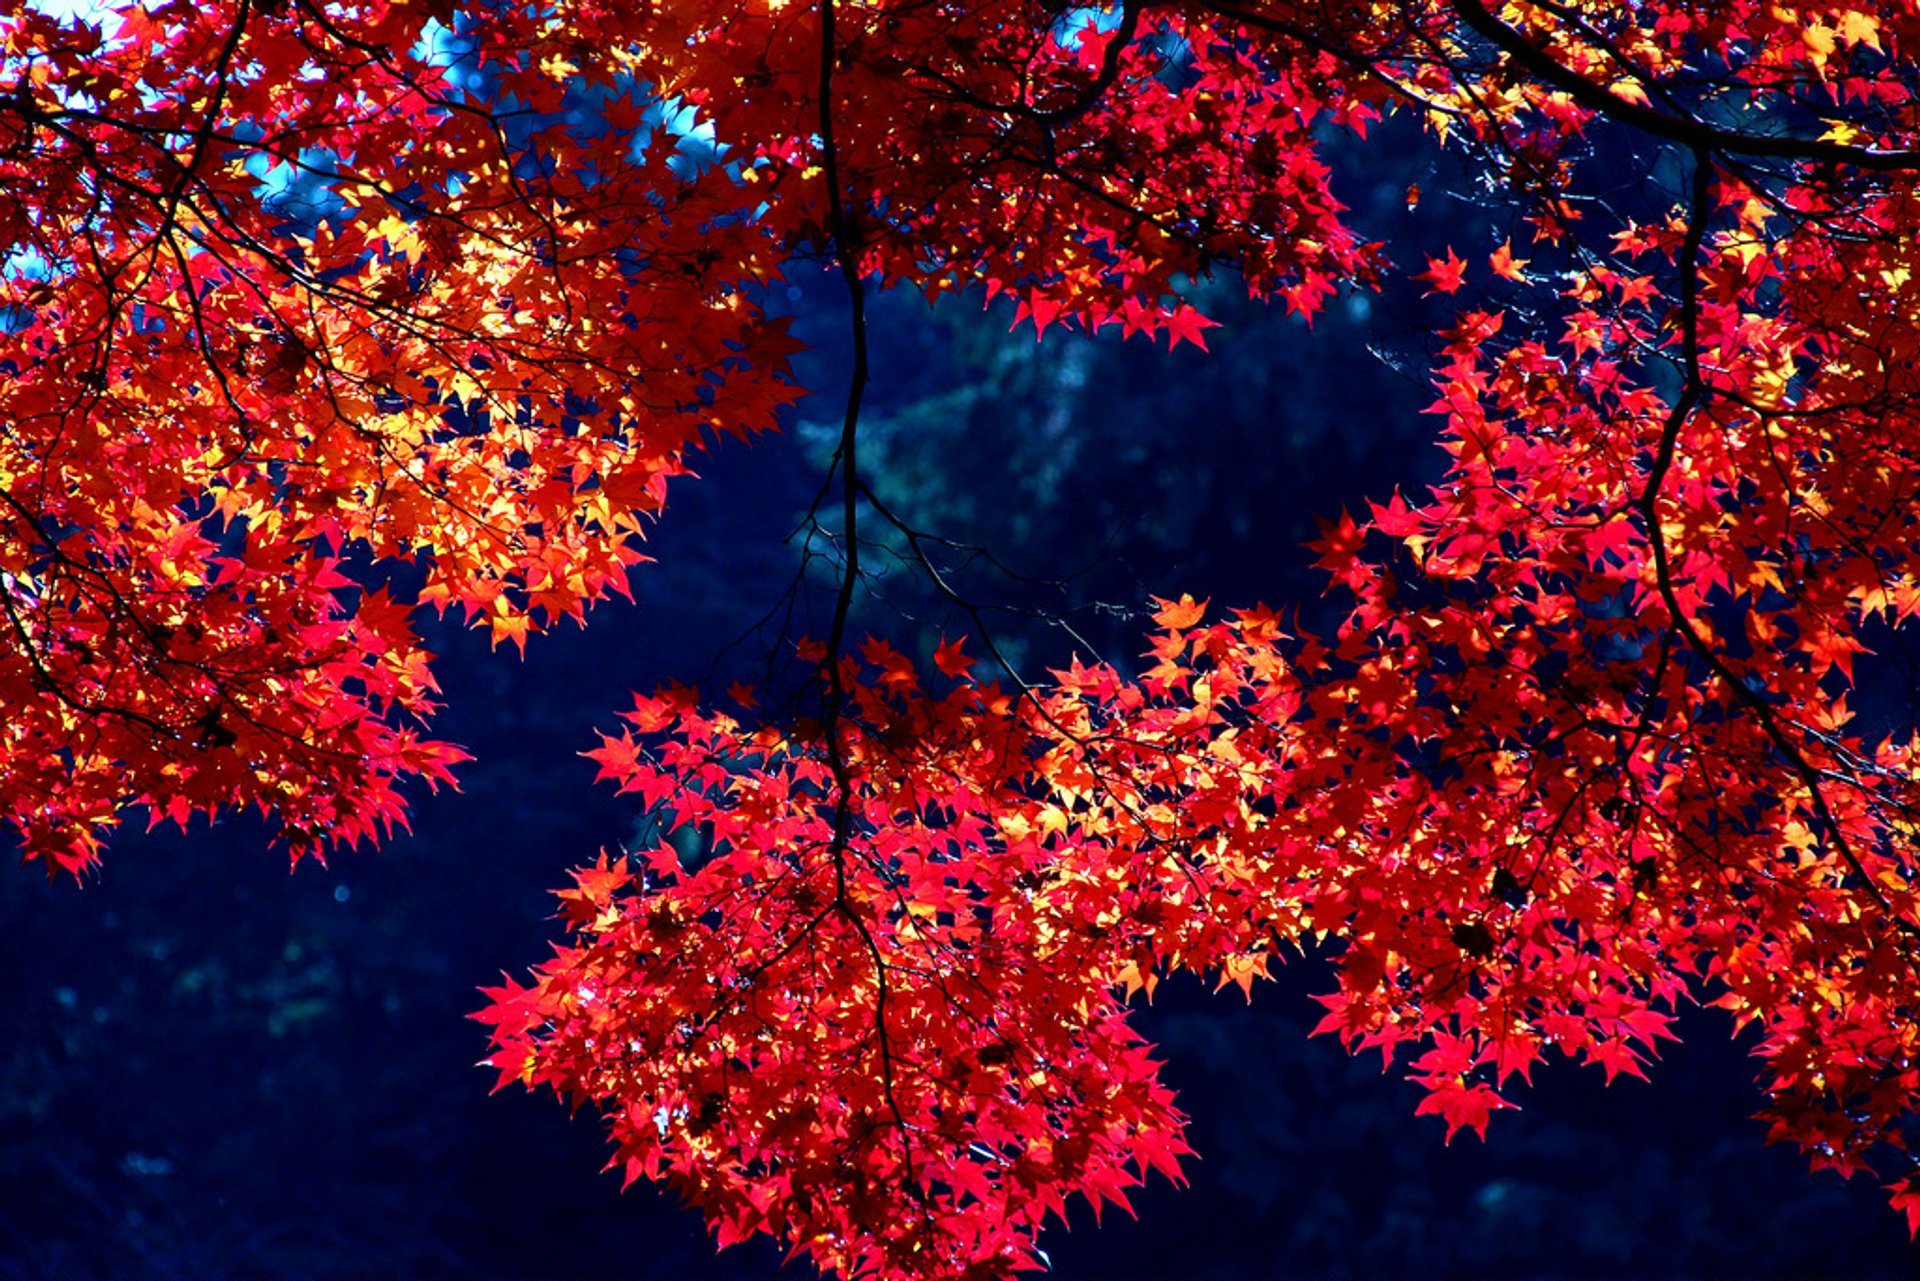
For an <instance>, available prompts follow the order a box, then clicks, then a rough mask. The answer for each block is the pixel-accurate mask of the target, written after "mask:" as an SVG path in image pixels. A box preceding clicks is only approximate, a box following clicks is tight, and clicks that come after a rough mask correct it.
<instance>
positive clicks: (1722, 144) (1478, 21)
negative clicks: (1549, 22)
mask: <svg viewBox="0 0 1920 1281" xmlns="http://www.w3.org/2000/svg"><path fill="white" fill-rule="evenodd" d="M1452 3H1453V9H1454V12H1455V13H1457V14H1459V15H1460V19H1461V21H1463V22H1465V23H1466V24H1467V26H1469V27H1471V28H1472V29H1473V30H1474V31H1476V32H1478V33H1479V34H1480V35H1482V36H1484V37H1485V38H1486V39H1487V40H1488V41H1489V42H1491V43H1492V44H1493V46H1494V47H1495V48H1497V49H1499V50H1500V51H1501V52H1503V53H1505V54H1507V55H1508V56H1509V57H1511V58H1512V59H1513V60H1514V61H1515V62H1517V63H1519V64H1520V65H1521V66H1522V67H1524V68H1525V69H1526V70H1527V71H1529V72H1531V73H1532V74H1533V75H1534V76H1536V77H1538V78H1539V79H1540V80H1542V81H1544V82H1545V83H1547V84H1548V85H1551V86H1552V87H1554V88H1555V89H1559V90H1561V91H1562V92H1564V93H1566V94H1567V95H1568V96H1569V97H1571V98H1573V100H1574V101H1576V102H1578V103H1579V104H1580V105H1581V106H1583V107H1586V108H1588V109H1589V110H1591V111H1594V112H1596V113H1598V114H1600V115H1602V116H1605V117H1607V118H1608V119H1609V120H1614V121H1618V122H1619V123H1621V124H1624V125H1630V126H1632V127H1633V128H1635V129H1639V130H1641V131H1642V132H1644V133H1649V134H1652V135H1654V136H1655V137H1658V138H1665V139H1666V140H1667V141H1669V142H1677V143H1679V144H1681V145H1682V146H1684V147H1687V148H1688V149H1689V150H1691V151H1693V152H1694V153H1695V154H1696V155H1698V154H1700V153H1703V152H1721V153H1724V154H1727V155H1739V156H1752V157H1755V158H1761V159H1770V160H1805V161H1826V162H1829V163H1832V164H1840V165H1851V166H1852V167H1854V168H1856V169H1869V170H1875V171H1880V172H1889V171H1902V170H1912V169H1920V151H1916V150H1903V151H1883V150H1881V149H1880V148H1878V147H1861V146H1856V145H1854V144H1851V143H1844V142H1832V141H1829V140H1826V139H1818V138H1788V137H1778V136H1772V135H1767V134H1754V133H1744V132H1742V131H1740V130H1737V129H1727V128H1723V127H1721V126H1720V125H1715V124H1709V123H1707V122H1706V121H1704V120H1699V119H1696V118H1695V117H1692V116H1686V115H1676V114H1669V113H1667V112H1664V111H1658V110H1656V109H1654V108H1652V107H1644V106H1641V105H1640V104H1639V103H1636V102H1631V101H1629V100H1627V99H1625V98H1622V97H1621V96H1620V95H1619V94H1617V93H1614V92H1613V91H1612V90H1611V89H1607V88H1603V87H1602V86H1600V85H1597V84H1595V83H1593V81H1591V80H1589V79H1587V78H1586V77H1585V76H1583V75H1581V74H1580V73H1578V72H1576V71H1573V70H1571V69H1570V68H1568V67H1567V66H1565V65H1564V64H1562V63H1561V62H1560V61H1559V60H1558V59H1556V58H1555V57H1554V56H1553V55H1552V54H1550V53H1548V52H1547V51H1546V50H1544V49H1542V48H1540V47H1539V46H1538V45H1536V44H1534V43H1533V42H1532V41H1531V40H1528V39H1527V38H1526V36H1525V35H1524V34H1522V33H1521V32H1518V31H1516V30H1514V29H1513V28H1512V27H1510V26H1508V25H1507V24H1506V23H1504V22H1502V21H1501V20H1500V19H1499V18H1498V17H1497V16H1495V14H1494V13H1493V11H1492V10H1490V9H1489V8H1487V6H1486V4H1485V3H1484V2H1483V0H1452Z"/></svg>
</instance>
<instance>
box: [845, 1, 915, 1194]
mask: <svg viewBox="0 0 1920 1281" xmlns="http://www.w3.org/2000/svg"><path fill="white" fill-rule="evenodd" d="M835 17H836V14H835V5H834V0H820V83H819V94H820V117H819V124H820V170H821V177H822V179H823V181H824V182H825V183H826V187H827V220H828V227H829V230H830V232H831V234H832V237H833V253H834V259H835V261H836V262H837V263H838V265H839V268H840V277H841V279H842V280H843V281H845V282H846V286H847V298H848V303H849V305H850V307H851V313H850V319H849V322H848V323H849V327H850V329H851V333H852V339H853V368H852V370H851V371H850V372H849V374H848V376H847V399H846V409H845V413H844V414H843V416H842V418H841V422H840V441H839V446H838V448H837V449H836V450H835V451H834V456H833V464H832V467H830V469H829V470H830V471H831V470H832V469H833V468H837V469H838V471H839V475H840V493H841V507H840V510H841V521H842V524H843V530H842V536H843V537H844V539H845V540H846V545H845V548H844V550H843V551H842V557H843V559H842V562H841V572H840V585H839V589H838V591H837V592H836V593H835V596H834V602H833V622H832V624H831V626H830V627H829V629H828V632H827V652H826V658H825V663H826V671H827V699H826V706H825V708H824V710H823V714H822V717H821V722H822V729H823V731H824V733H825V735H826V740H827V768H828V770H829V771H830V772H831V773H832V775H833V783H834V800H833V835H832V838H831V841H832V843H831V847H830V851H829V852H830V855H831V857H832V860H833V871H834V887H835V894H834V902H833V907H834V908H835V909H836V910H837V911H839V913H840V914H841V915H842V916H844V917H845V918H846V919H847V922H848V924H850V925H851V926H852V927H853V929H854V930H855V932H856V933H858V934H859V935H860V937H861V938H862V939H863V940H864V941H865V943H866V946H867V950H868V951H869V953H870V954H871V955H872V958H873V974H874V984H875V991H874V1035H875V1040H876V1046H877V1049H878V1052H879V1056H880V1091H881V1097H882V1098H884V1099H885V1100H886V1104H887V1108H888V1110H889V1111H890V1112H892V1114H893V1119H894V1122H895V1124H896V1126H897V1127H898V1129H899V1133H900V1152H901V1159H902V1161H903V1163H904V1165H905V1169H906V1183H907V1186H908V1187H910V1188H914V1189H919V1186H920V1185H919V1182H918V1180H916V1179H915V1178H914V1174H913V1142H912V1139H911V1137H910V1134H911V1131H912V1127H911V1126H910V1125H909V1124H908V1122H907V1118H906V1114H905V1113H904V1112H903V1111H902V1109H901V1107H900V1101H899V1098H898V1096H897V1095H896V1093H895V1091H894V1074H895V1067H894V1050H893V1042H892V1038H891V1035H890V1033H889V1032H888V1029H887V1001H888V995H889V983H888V977H887V970H888V963H887V959H886V956H885V955H884V954H883V953H882V952H881V950H880V942H879V940H878V939H876V938H875V937H874V935H873V929H872V927H871V926H870V925H869V924H868V923H867V922H866V921H865V920H864V919H862V918H861V916H860V913H859V911H858V909H857V908H856V907H855V905H854V902H853V899H852V897H851V895H850V887H849V885H848V880H847V855H848V851H849V847H850V845H851V842H852V838H853V797H854V785H853V777H852V768H851V766H850V765H849V763H848V760H847V746H846V738H845V733H844V731H845V725H844V717H845V712H846V703H847V689H846V677H845V674H844V673H843V672H842V671H841V666H842V664H841V657H842V655H843V653H844V652H845V649H846V636H847V619H848V616H849V615H850V614H851V613H852V611H853V596H854V591H855V589H856V587H857V586H858V584H859V581H860V537H859V519H860V472H859V458H858V453H857V447H858V443H859V431H860V407H861V402H862V400H863V398H864V396H865V394H866V387H867V382H868V380H869V378H870V377H871V371H870V365H869V361H868V351H867V294H866V281H865V279H864V277H863V275H862V273H861V270H860V249H861V246H860V239H859V234H858V230H857V228H856V227H855V226H854V221H853V219H852V218H851V217H850V216H849V214H848V211H847V207H846V197H845V194H844V189H843V179H842V176H841V173H840V156H839V149H838V147H837V145H836V142H835V136H834V100H833V93H834V87H833V71H834V63H835V60H836V59H837V58H838V57H839V52H840V51H839V39H838V35H837V32H836V30H835ZM927 1212H928V1213H931V1210H930V1208H929V1209H928V1211H927Z"/></svg>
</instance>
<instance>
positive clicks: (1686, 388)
mask: <svg viewBox="0 0 1920 1281" xmlns="http://www.w3.org/2000/svg"><path fill="white" fill-rule="evenodd" d="M1460 2H1461V3H1474V0H1460ZM1712 189H1713V158H1712V155H1711V153H1710V152H1709V151H1708V150H1707V149H1706V148H1705V147H1695V148H1694V149H1693V184H1692V194H1691V197H1690V199H1689V202H1688V206H1687V230H1686V235H1685V238H1684V240H1683V241H1682V244H1681V248H1680V256H1679V259H1678V262H1679V266H1680V270H1681V277H1680V344H1681V347H1680V351H1681V369H1682V375H1683V379H1684V381H1683V384H1682V387H1681V391H1680V395H1679V397H1678V398H1677V399H1676V400H1675V401H1674V403H1673V407H1672V409H1671V410H1670V411H1669V412H1668V414H1667V418H1666V422H1665V424H1664V425H1663V426H1662V428H1661V432H1660V439H1659V441H1658V443H1657V444H1656V446H1655V449H1654V456H1653V461H1652V463H1651V465H1650V466H1649V467H1648V469H1647V480H1646V484H1645V485H1644V486H1643V487H1642V489H1641V491H1640V497H1639V500H1638V507H1639V511H1640V518H1641V521H1642V522H1643V523H1644V524H1645V526H1646V531H1647V542H1648V545H1649V547H1650V549H1651V551H1652V553H1653V567H1654V584H1655V588H1656V590H1657V591H1658V592H1659V594H1660V598H1661V600H1662V602H1663V603H1664V604H1665V605H1666V608H1667V614H1668V617H1669V618H1670V619H1671V620H1672V625H1673V627H1674V628H1675V629H1676V630H1677V631H1678V632H1679V633H1680V638H1681V639H1682V640H1684V641H1685V642H1686V644H1687V648H1689V649H1691V650H1692V651H1693V652H1694V654H1695V655H1696V656H1697V657H1698V658H1699V659H1700V661H1701V662H1702V663H1704V664H1705V665H1706V667H1707V669H1708V670H1709V671H1710V672H1712V673H1713V675H1714V676H1715V677H1716V678H1717V679H1718V680H1719V681H1720V682H1721V684H1722V685H1724V686H1725V687H1726V688H1727V689H1728V690H1729V691H1731V692H1732V694H1733V696H1734V697H1735V699H1736V700H1738V701H1739V702H1740V703H1741V704H1743V705H1744V706H1745V707H1746V708H1747V709H1748V710H1749V711H1750V712H1751V713H1752V714H1753V716H1754V719H1755V720H1756V721H1758V722H1759V725H1760V728H1761V731H1762V732H1763V733H1764V734H1765V735H1766V736H1767V738H1768V739H1769V740H1770V741H1771V742H1772V743H1773V744H1774V746H1775V747H1776V748H1778V749H1779V751H1780V753H1781V755H1782V756H1784V757H1785V758H1786V760H1787V763H1788V765H1789V766H1790V767H1791V768H1792V769H1793V772H1794V773H1795V774H1796V775H1798V776H1799V778H1800V781H1801V783H1802V784H1803V785H1804V786H1805V787H1806V789H1807V797H1808V801H1809V803H1810V804H1811V806H1812V808H1813V814H1814V817H1815V818H1816V819H1817V820H1818V822H1819V823H1820V825H1821V827H1823V828H1825V829H1826V831H1827V834H1828V835H1829V836H1830V837H1831V838H1832V840H1833V843H1834V848H1835V850H1836V851H1837V852H1838V853H1839V855H1840V857H1841V859H1842V860H1843V861H1844V862H1845V863H1846V864H1847V866H1848V867H1849V868H1850V869H1852V871H1853V873H1854V875H1855V876H1856V877H1858V878H1859V881H1860V884H1861V885H1862V886H1863V887H1864V888H1865V890H1866V892H1867V895H1868V897H1870V898H1872V899H1873V901H1874V902H1875V903H1877V904H1879V906H1880V907H1881V909H1882V910H1884V911H1885V912H1886V913H1887V914H1888V916H1889V917H1890V918H1891V919H1892V920H1893V922H1894V925H1895V927H1896V928H1897V929H1899V930H1900V931H1901V932H1902V933H1903V934H1905V935H1907V936H1908V937H1909V938H1916V939H1920V924H1916V923H1915V922H1913V921H1911V920H1908V919H1907V918H1905V917H1903V916H1901V915H1900V914H1899V913H1898V912H1897V911H1896V910H1895V909H1894V906H1893V903H1892V902H1891V901H1890V900H1889V899H1888V898H1887V895H1886V892H1885V891H1884V890H1882V889H1881V887H1880V886H1879V884H1878V883H1877V882H1876V881H1875V880H1874V879H1873V877H1872V876H1871V875H1870V874H1869V873H1868V872H1867V869H1866V867H1865V866H1864V865H1863V864H1862V863H1861V862H1860V857H1859V855H1858V854H1857V853H1855V852H1854V849H1853V847H1852V844H1851V842H1849V841H1848V839H1847V834H1846V831H1845V829H1844V828H1843V827H1842V826H1841V825H1840V821H1839V818H1838V817H1837V816H1836V815H1835V814H1834V812H1833V810H1832V807H1831V806H1829V805H1828V803H1827V798H1826V793H1825V791H1824V790H1823V779H1822V771H1820V770H1819V769H1817V768H1816V767H1815V766H1814V764H1813V762H1811V761H1809V760H1808V759H1807V756H1806V753H1805V752H1803V751H1802V750H1801V748H1800V746H1799V745H1798V744H1797V743H1795V742H1794V741H1793V738H1792V736H1791V735H1789V734H1788V733H1787V731H1786V728H1785V727H1784V726H1783V725H1782V724H1781V723H1780V717H1779V715H1778V714H1777V713H1776V712H1775V711H1774V709H1773V708H1772V707H1771V706H1769V705H1768V703H1767V701H1766V700H1765V699H1764V698H1762V697H1760V695H1759V694H1757V693H1755V692H1754V691H1753V689H1752V688H1750V687H1749V686H1748V684H1747V682H1746V681H1744V680H1742V679H1741V678H1740V676H1739V674H1738V673H1736V672H1734V671H1733V670H1732V669H1731V668H1730V667H1728V666H1727V663H1726V660H1725V659H1724V658H1722V657H1721V656H1720V654H1719V653H1717V652H1716V651H1715V650H1714V648H1713V646H1711V645H1709V644H1708V643H1707V641H1706V638H1705V637H1703V636H1701V634H1700V632H1699V629H1698V628H1696V627H1695V626H1694V625H1693V620H1692V619H1690V618H1689V617H1688V616H1687V613H1686V611H1685V609H1684V608H1683V607H1682V606H1681V603H1680V597H1679V593H1678V591H1677V590H1676V589H1675V587H1674V582H1673V565H1672V560H1671V555H1670V553H1669V551H1668V549H1667V539H1666V532H1665V530H1664V529H1663V528H1662V526H1661V523H1660V510H1659V503H1660V488H1661V486H1662V484H1663V483H1664V482H1665V480H1666V476H1667V472H1668V471H1669V470H1670V469H1671V468H1672V466H1673V461H1674V457H1675V454H1676V453H1677V452H1678V448H1679V441H1680V430H1681V428H1682V427H1683V426H1684V425H1685V424H1686V421H1687V419H1688V418H1689V417H1691V416H1692V414H1693V411H1694V409H1695V407H1696V406H1698V405H1699V403H1700V401H1701V400H1702V399H1703V398H1704V397H1705V396H1706V394H1707V386H1706V383H1705V381H1704V380H1703V379H1702V377H1701V374H1700V273H1699V266H1698V260H1699V255H1700V249H1701V246H1702V244H1703V243H1704V241H1705V237H1706V222H1707V218H1708V214H1709V210H1710V205H1711V201H1712V194H1713V191H1712Z"/></svg>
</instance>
